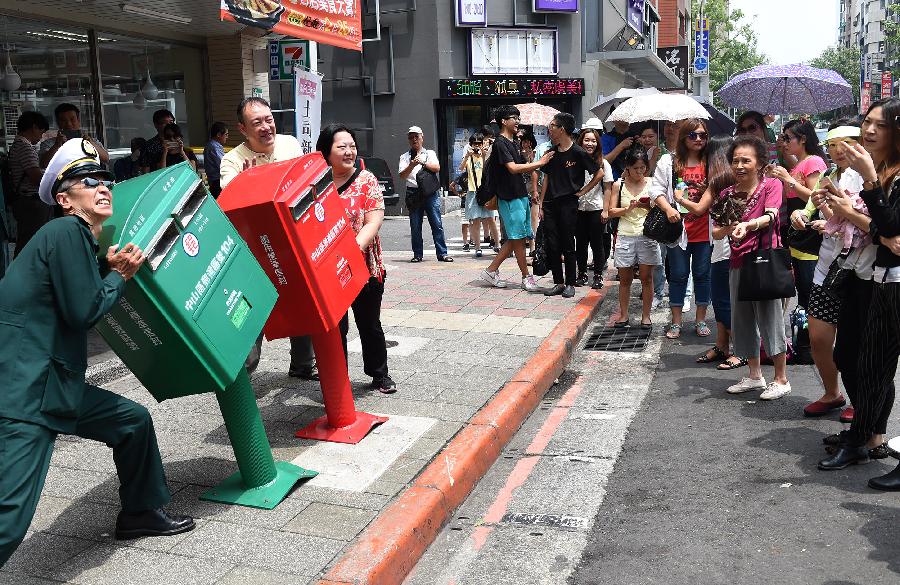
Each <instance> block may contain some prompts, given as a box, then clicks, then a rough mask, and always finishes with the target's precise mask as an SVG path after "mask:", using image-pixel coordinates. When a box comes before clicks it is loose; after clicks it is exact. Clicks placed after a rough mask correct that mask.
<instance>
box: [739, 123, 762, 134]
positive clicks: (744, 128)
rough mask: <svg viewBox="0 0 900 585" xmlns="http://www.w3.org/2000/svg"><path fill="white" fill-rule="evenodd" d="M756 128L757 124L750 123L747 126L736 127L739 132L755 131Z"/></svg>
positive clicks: (757, 128)
mask: <svg viewBox="0 0 900 585" xmlns="http://www.w3.org/2000/svg"><path fill="white" fill-rule="evenodd" d="M757 130H759V124H751V125H749V126H741V127H740V128H738V132H740V133H741V134H744V133H750V132H756V131H757Z"/></svg>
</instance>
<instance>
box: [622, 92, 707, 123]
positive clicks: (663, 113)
mask: <svg viewBox="0 0 900 585" xmlns="http://www.w3.org/2000/svg"><path fill="white" fill-rule="evenodd" d="M687 118H701V119H703V120H708V119H709V118H710V115H709V112H707V111H706V110H705V109H704V108H703V106H702V105H700V104H699V103H697V100H695V99H694V98H692V97H691V96H689V95H684V94H680V93H658V94H653V95H643V96H638V97H635V98H631V99H630V100H628V101H626V102H624V103H623V104H622V105H620V106H619V107H618V108H616V111H614V112H613V113H612V114H610V115H609V118H607V119H606V121H607V123H609V122H628V123H629V124H633V123H635V122H647V121H648V120H669V121H670V122H677V121H678V120H685V119H687Z"/></svg>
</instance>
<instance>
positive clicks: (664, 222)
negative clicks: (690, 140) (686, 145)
mask: <svg viewBox="0 0 900 585" xmlns="http://www.w3.org/2000/svg"><path fill="white" fill-rule="evenodd" d="M669 180H670V181H671V182H672V183H671V187H672V189H674V188H675V159H674V158H673V159H672V177H671V178H670V179H669ZM651 198H652V196H651ZM669 203H670V204H674V203H675V201H674V199H673V200H672V201H670V202H669ZM682 232H684V220H683V219H679V220H678V221H677V222H675V223H672V222H671V221H669V218H668V217H666V213H665V212H664V211H663V210H662V208H661V207H660V206H659V205H654V206H653V207H651V208H650V211H649V212H648V213H647V217H646V218H645V219H644V235H645V236H646V237H648V238H650V239H651V240H655V241H657V242H659V243H661V244H666V245H671V244H674V243H675V242H677V241H678V240H679V239H680V238H681V234H682Z"/></svg>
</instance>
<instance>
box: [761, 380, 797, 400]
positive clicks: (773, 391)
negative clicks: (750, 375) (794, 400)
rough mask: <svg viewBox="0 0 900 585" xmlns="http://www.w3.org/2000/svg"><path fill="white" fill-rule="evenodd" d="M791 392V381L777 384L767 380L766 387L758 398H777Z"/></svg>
mask: <svg viewBox="0 0 900 585" xmlns="http://www.w3.org/2000/svg"><path fill="white" fill-rule="evenodd" d="M790 393H791V383H790V382H788V383H787V384H779V383H778V382H769V385H768V386H766V389H765V390H764V391H763V393H762V394H760V395H759V399H760V400H778V399H779V398H781V397H782V396H786V395H787V394H790Z"/></svg>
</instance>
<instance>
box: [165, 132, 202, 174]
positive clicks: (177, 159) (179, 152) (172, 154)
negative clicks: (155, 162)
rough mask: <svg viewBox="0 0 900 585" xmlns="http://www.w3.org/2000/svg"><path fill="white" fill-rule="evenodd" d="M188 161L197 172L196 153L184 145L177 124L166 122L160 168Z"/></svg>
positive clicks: (182, 136)
mask: <svg viewBox="0 0 900 585" xmlns="http://www.w3.org/2000/svg"><path fill="white" fill-rule="evenodd" d="M184 161H188V162H189V163H191V167H192V168H193V169H194V172H197V155H195V154H194V153H193V151H192V150H191V149H189V148H188V147H186V146H185V145H184V135H182V133H181V128H180V127H179V126H178V124H174V123H172V124H166V126H165V128H163V151H162V156H161V157H160V159H159V166H160V168H165V167H171V166H174V165H177V164H178V163H182V162H184Z"/></svg>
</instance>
